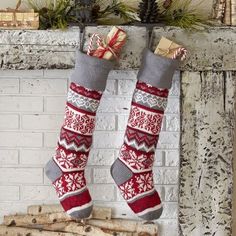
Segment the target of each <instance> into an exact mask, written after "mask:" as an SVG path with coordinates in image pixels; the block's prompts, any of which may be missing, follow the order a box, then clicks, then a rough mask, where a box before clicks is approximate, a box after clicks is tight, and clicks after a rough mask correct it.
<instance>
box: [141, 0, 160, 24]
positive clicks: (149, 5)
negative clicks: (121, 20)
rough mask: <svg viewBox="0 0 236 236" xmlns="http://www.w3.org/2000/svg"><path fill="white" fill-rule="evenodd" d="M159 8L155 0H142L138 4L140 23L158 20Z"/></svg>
mask: <svg viewBox="0 0 236 236" xmlns="http://www.w3.org/2000/svg"><path fill="white" fill-rule="evenodd" d="M158 16H159V9H158V5H157V2H156V0H142V2H140V4H139V17H140V19H141V22H142V23H156V22H158Z"/></svg>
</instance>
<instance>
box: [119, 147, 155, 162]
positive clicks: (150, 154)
mask: <svg viewBox="0 0 236 236" xmlns="http://www.w3.org/2000/svg"><path fill="white" fill-rule="evenodd" d="M123 145H124V146H126V147H127V149H130V150H132V151H134V152H135V153H136V154H137V155H142V154H143V155H145V156H146V157H147V159H149V158H150V156H152V155H153V154H155V152H154V151H153V152H145V151H142V150H137V149H136V148H134V147H131V146H129V145H128V144H126V143H123Z"/></svg>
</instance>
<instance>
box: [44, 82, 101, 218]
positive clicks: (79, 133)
mask: <svg viewBox="0 0 236 236" xmlns="http://www.w3.org/2000/svg"><path fill="white" fill-rule="evenodd" d="M101 96H102V93H101V92H98V91H94V90H89V89H87V88H84V87H82V86H80V85H78V84H75V83H73V82H72V83H71V84H70V89H69V91H68V96H67V103H66V108H65V117H64V123H63V126H62V128H61V132H60V136H59V139H58V145H57V148H56V153H55V155H54V157H53V159H52V160H51V161H49V162H48V164H47V165H46V174H47V176H48V177H49V179H50V180H51V181H52V184H53V186H54V188H55V190H56V193H57V195H58V197H59V200H60V203H61V205H62V206H63V208H64V210H65V211H66V212H67V213H68V214H69V215H71V216H72V217H75V218H86V217H88V216H89V215H90V213H91V211H92V200H91V197H90V194H89V190H88V189H87V186H86V179H85V177H84V169H85V166H86V163H87V160H88V155H89V150H90V148H91V144H92V134H93V131H94V127H95V115H96V111H97V108H98V105H99V102H100V99H101Z"/></svg>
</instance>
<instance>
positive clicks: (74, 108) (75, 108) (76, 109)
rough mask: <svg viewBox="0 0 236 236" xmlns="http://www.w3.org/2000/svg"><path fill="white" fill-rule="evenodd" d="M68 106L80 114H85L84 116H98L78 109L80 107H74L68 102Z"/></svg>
mask: <svg viewBox="0 0 236 236" xmlns="http://www.w3.org/2000/svg"><path fill="white" fill-rule="evenodd" d="M66 105H67V106H68V107H70V108H72V109H73V110H75V111H78V112H80V113H84V114H87V115H90V116H95V115H96V113H95V112H89V111H86V110H83V109H80V108H78V107H75V106H73V105H72V104H71V103H69V102H66Z"/></svg>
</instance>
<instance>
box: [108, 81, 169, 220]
mask: <svg viewBox="0 0 236 236" xmlns="http://www.w3.org/2000/svg"><path fill="white" fill-rule="evenodd" d="M167 97H168V89H159V88H155V87H153V86H151V85H148V84H146V83H144V82H137V85H136V89H135V91H134V94H133V99H132V104H131V111H130V115H129V119H128V125H127V128H126V132H125V137H124V143H123V145H122V147H121V149H120V153H119V157H118V159H117V160H116V161H115V162H114V163H113V165H112V167H111V174H112V177H113V179H114V181H115V182H116V184H117V185H118V188H119V190H120V192H121V195H122V196H123V198H124V199H125V200H126V201H127V203H128V205H129V207H130V208H131V209H132V210H133V212H134V213H136V214H137V215H138V216H139V217H141V218H142V219H145V220H154V219H158V218H159V217H160V216H161V214H162V209H163V208H162V204H161V199H160V197H159V194H158V192H157V191H156V190H155V188H154V182H153V172H152V167H153V162H154V156H155V149H156V145H157V142H158V138H159V133H160V130H161V124H162V119H163V114H164V110H165V108H166V105H167Z"/></svg>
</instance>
